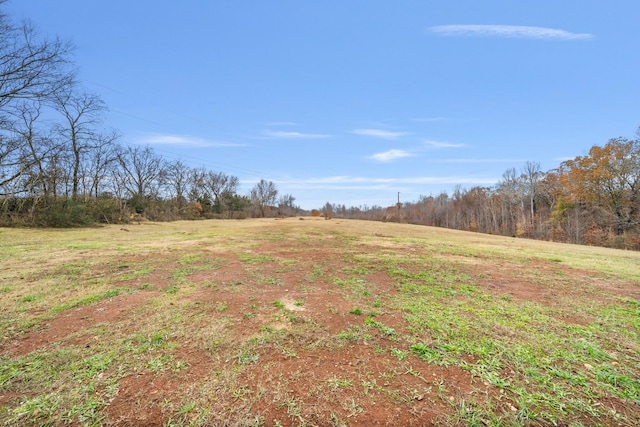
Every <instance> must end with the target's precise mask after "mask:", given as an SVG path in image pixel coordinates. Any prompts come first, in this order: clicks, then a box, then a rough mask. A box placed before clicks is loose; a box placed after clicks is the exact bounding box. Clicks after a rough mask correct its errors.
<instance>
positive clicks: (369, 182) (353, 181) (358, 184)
mask: <svg viewBox="0 0 640 427" xmlns="http://www.w3.org/2000/svg"><path fill="white" fill-rule="evenodd" d="M499 179H500V178H499V177H495V178H493V177H489V178H477V177H465V176H418V177H407V178H375V177H373V178H369V177H362V176H348V175H338V176H327V177H317V178H307V179H280V180H274V182H275V183H276V184H278V185H286V186H288V187H290V188H299V189H304V188H314V189H342V190H344V189H370V190H375V189H381V188H390V187H392V186H398V185H414V184H416V185H426V184H448V185H451V184H453V185H456V184H461V185H464V184H486V185H491V184H495V183H497V182H498V181H499Z"/></svg>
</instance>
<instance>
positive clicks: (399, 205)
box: [396, 191, 402, 222]
mask: <svg viewBox="0 0 640 427" xmlns="http://www.w3.org/2000/svg"><path fill="white" fill-rule="evenodd" d="M396 207H397V208H398V222H402V221H401V218H400V208H401V207H402V203H400V192H399V191H398V203H396Z"/></svg>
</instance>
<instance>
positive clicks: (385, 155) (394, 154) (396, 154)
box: [369, 150, 415, 162]
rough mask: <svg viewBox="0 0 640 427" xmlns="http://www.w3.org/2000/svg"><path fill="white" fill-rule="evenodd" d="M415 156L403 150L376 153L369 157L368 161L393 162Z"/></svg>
mask: <svg viewBox="0 0 640 427" xmlns="http://www.w3.org/2000/svg"><path fill="white" fill-rule="evenodd" d="M413 156H415V154H413V153H410V152H409V151H405V150H389V151H384V152H382V153H376V154H373V155H371V156H369V158H370V159H373V160H376V161H378V162H391V161H393V160H397V159H402V158H404V157H413Z"/></svg>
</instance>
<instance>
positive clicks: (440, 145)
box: [422, 139, 466, 148]
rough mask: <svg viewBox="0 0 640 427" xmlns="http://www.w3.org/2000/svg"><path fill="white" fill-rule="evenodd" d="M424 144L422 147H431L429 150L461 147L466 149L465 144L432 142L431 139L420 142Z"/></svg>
mask: <svg viewBox="0 0 640 427" xmlns="http://www.w3.org/2000/svg"><path fill="white" fill-rule="evenodd" d="M422 142H423V143H424V145H426V146H427V147H431V148H462V147H466V144H456V143H453V142H446V141H434V140H431V139H425V140H424V141H422Z"/></svg>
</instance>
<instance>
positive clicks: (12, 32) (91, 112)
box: [0, 0, 298, 227]
mask: <svg viewBox="0 0 640 427" xmlns="http://www.w3.org/2000/svg"><path fill="white" fill-rule="evenodd" d="M3 3H4V1H3V0H0V225H3V226H15V225H28V226H52V227H68V226H74V225H89V224H93V223H121V222H128V221H130V220H131V219H132V218H136V217H137V218H141V217H145V218H148V219H152V220H175V219H195V218H243V217H247V216H269V215H276V214H278V215H293V214H295V213H297V211H298V209H297V207H296V206H295V205H294V204H293V202H294V200H295V199H294V197H293V196H291V195H283V196H280V197H278V196H279V195H278V189H277V188H276V186H275V185H274V184H273V182H270V181H269V182H268V181H264V180H261V181H260V182H259V183H257V184H256V185H255V186H254V188H253V189H252V190H251V191H250V192H249V193H248V194H246V195H241V194H238V189H239V179H238V178H237V177H234V176H231V175H228V174H226V173H223V172H216V171H210V170H207V169H205V168H201V169H194V168H190V167H188V166H187V165H185V164H184V163H183V162H181V161H179V160H178V161H174V162H168V161H166V160H164V159H163V158H162V157H161V156H159V155H157V154H156V153H155V152H154V151H153V150H152V149H151V148H150V147H140V146H133V147H132V146H122V145H120V144H118V142H117V141H118V133H117V132H116V131H114V130H110V129H107V128H106V127H105V126H104V123H103V115H104V113H105V112H106V105H105V103H104V102H103V101H102V99H100V97H99V96H98V95H96V94H93V93H90V92H88V91H86V90H84V89H83V88H82V86H81V84H80V82H79V81H78V79H77V75H76V73H75V70H74V66H73V61H72V59H71V51H72V49H71V46H70V44H69V43H66V42H64V41H61V40H59V39H54V40H49V39H42V38H40V37H39V36H38V34H37V33H36V31H35V30H34V29H33V27H32V26H31V25H30V24H29V23H23V24H14V23H13V22H12V21H11V20H10V18H9V17H8V16H6V15H5V14H3V13H2V9H1V6H2V4H3Z"/></svg>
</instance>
